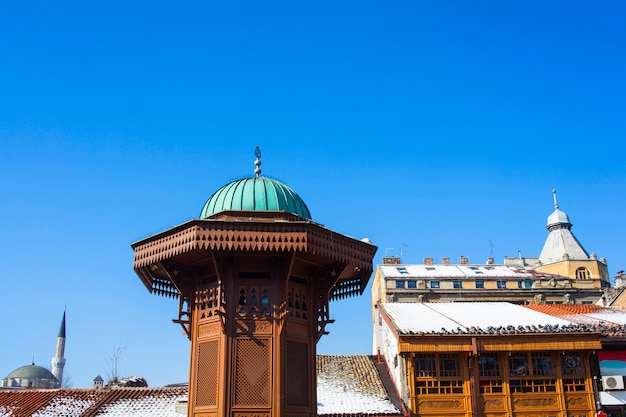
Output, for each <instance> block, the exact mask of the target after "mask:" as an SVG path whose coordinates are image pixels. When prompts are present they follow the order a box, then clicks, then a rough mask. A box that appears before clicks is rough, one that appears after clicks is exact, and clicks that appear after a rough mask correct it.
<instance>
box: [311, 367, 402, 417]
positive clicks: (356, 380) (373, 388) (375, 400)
mask: <svg viewBox="0 0 626 417" xmlns="http://www.w3.org/2000/svg"><path fill="white" fill-rule="evenodd" d="M317 414H318V415H319V416H340V415H355V414H358V415H370V414H371V415H376V416H380V415H401V414H402V413H401V411H400V410H399V409H398V408H397V407H396V406H395V405H394V403H393V402H392V400H391V399H390V397H389V394H388V392H387V389H386V388H385V387H384V385H383V383H382V381H381V377H380V375H379V373H378V371H377V369H376V367H375V366H374V364H373V362H372V360H371V358H370V357H369V356H366V355H351V356H336V355H317Z"/></svg>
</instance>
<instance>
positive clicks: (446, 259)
mask: <svg viewBox="0 0 626 417" xmlns="http://www.w3.org/2000/svg"><path fill="white" fill-rule="evenodd" d="M441 263H442V264H444V265H450V258H441Z"/></svg>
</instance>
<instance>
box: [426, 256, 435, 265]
mask: <svg viewBox="0 0 626 417" xmlns="http://www.w3.org/2000/svg"><path fill="white" fill-rule="evenodd" d="M432 264H433V258H424V265H432Z"/></svg>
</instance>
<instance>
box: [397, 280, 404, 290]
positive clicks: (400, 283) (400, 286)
mask: <svg viewBox="0 0 626 417" xmlns="http://www.w3.org/2000/svg"><path fill="white" fill-rule="evenodd" d="M396 288H404V281H402V280H396Z"/></svg>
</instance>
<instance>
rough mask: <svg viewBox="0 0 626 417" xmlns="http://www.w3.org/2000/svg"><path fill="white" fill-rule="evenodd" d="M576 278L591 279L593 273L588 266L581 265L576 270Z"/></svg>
mask: <svg viewBox="0 0 626 417" xmlns="http://www.w3.org/2000/svg"><path fill="white" fill-rule="evenodd" d="M576 279H583V280H585V279H591V274H590V273H589V270H588V269H587V268H585V267H584V266H581V267H580V268H578V269H577V270H576Z"/></svg>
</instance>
